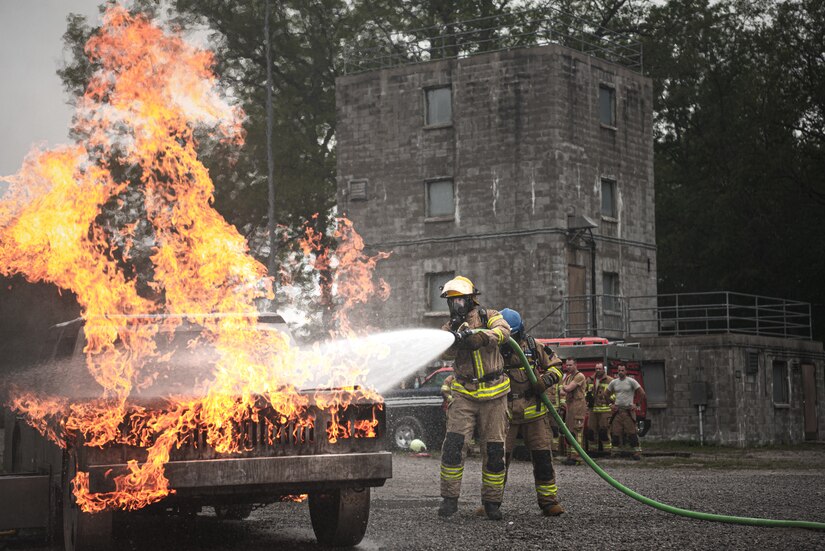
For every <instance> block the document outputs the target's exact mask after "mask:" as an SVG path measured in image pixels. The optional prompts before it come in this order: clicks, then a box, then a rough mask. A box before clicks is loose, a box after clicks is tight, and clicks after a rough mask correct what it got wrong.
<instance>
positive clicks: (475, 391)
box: [442, 308, 510, 400]
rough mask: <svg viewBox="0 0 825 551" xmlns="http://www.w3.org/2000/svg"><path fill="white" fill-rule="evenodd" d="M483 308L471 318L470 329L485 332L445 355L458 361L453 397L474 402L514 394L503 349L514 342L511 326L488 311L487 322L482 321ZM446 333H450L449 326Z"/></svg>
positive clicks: (453, 384) (448, 325)
mask: <svg viewBox="0 0 825 551" xmlns="http://www.w3.org/2000/svg"><path fill="white" fill-rule="evenodd" d="M480 310H481V309H480V308H473V309H472V310H471V311H470V313H468V314H467V318H466V324H467V328H468V329H481V331H478V332H477V333H475V334H474V335H472V336H471V337H469V338H468V342H467V343H466V344H464V343H462V344H461V345H460V346H457V345H453V346H452V347H450V349H449V350H447V352H446V353H445V356H446V357H448V358H449V357H452V358H454V359H455V361H454V365H453V372H454V374H455V379H454V380H453V383H452V387H451V388H452V391H453V396H455V395H456V394H461V395H463V396H465V397H467V398H469V399H471V400H491V399H493V398H498V397H499V396H502V395H503V394H507V393H508V392H509V391H510V379H509V378H508V377H507V375H506V374H505V373H504V360H503V359H502V357H501V353H500V352H499V346H501V345H502V344H504V342H505V341H507V339H509V338H510V326H509V325H507V322H506V321H504V318H503V317H502V315H501V314H500V313H498V311H497V310H491V309H488V310H485V313H486V318H487V322H486V323H484V321H483V320H482V317H483V316H482V313H481V311H480ZM442 329H445V330H449V329H450V324H449V323H446V324H444V326H443V327H442Z"/></svg>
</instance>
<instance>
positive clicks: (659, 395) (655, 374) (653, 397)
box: [642, 362, 667, 408]
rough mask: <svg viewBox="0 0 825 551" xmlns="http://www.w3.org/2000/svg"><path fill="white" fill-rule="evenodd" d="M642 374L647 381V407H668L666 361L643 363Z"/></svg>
mask: <svg viewBox="0 0 825 551" xmlns="http://www.w3.org/2000/svg"><path fill="white" fill-rule="evenodd" d="M642 376H643V378H644V382H645V394H646V396H647V407H650V408H663V407H667V387H666V381H665V364H664V362H650V363H645V364H643V365H642Z"/></svg>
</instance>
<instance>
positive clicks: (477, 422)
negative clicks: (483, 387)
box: [441, 393, 508, 503]
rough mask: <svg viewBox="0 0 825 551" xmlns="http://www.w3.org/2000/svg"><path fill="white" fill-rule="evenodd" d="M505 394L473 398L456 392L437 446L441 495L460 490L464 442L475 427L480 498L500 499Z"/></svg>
mask: <svg viewBox="0 0 825 551" xmlns="http://www.w3.org/2000/svg"><path fill="white" fill-rule="evenodd" d="M507 424H508V421H507V395H506V394H502V395H501V396H500V397H498V398H493V399H492V400H484V401H476V400H470V399H469V398H466V397H464V395H462V394H458V393H456V395H455V400H453V403H452V404H450V410H449V415H448V416H447V435H446V436H445V437H444V445H443V446H442V448H441V497H455V498H457V497H458V496H459V495H460V494H461V478H462V476H463V475H464V457H465V452H464V444H465V442H469V441H470V439H471V438H472V437H473V429H475V428H478V437H479V448H480V449H481V500H482V501H489V502H492V503H501V498H502V494H503V493H504V477H505V474H506V473H505V468H504V438H505V435H506V433H507Z"/></svg>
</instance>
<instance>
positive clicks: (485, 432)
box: [438, 276, 510, 520]
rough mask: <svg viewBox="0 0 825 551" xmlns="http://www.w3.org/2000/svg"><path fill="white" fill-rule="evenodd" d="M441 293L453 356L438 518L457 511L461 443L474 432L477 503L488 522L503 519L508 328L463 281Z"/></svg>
mask: <svg viewBox="0 0 825 551" xmlns="http://www.w3.org/2000/svg"><path fill="white" fill-rule="evenodd" d="M442 291H443V292H442V294H441V297H442V298H446V299H447V306H448V307H449V310H450V321H449V322H448V323H447V324H445V325H444V327H443V328H442V329H444V330H446V331H450V332H451V333H452V334H453V336H454V337H455V342H454V344H453V345H452V346H451V347H450V348H449V350H447V353H446V354H447V356H448V357H451V356H452V357H454V358H455V363H454V367H453V371H454V374H455V379H454V380H453V382H452V384H451V389H450V390H451V391H452V396H453V401H452V403H451V404H450V406H449V414H448V415H447V435H446V436H445V437H444V446H443V448H442V450H441V497H442V502H441V507H440V508H439V509H438V514H439V515H440V516H442V517H449V516H451V515H453V514H454V513H455V512H456V511H457V510H458V496H459V494H460V493H461V478H462V476H463V474H464V447H465V446H464V443H465V442H469V440H470V439H471V438H472V437H473V430H474V429H475V430H477V431H478V442H479V447H480V448H481V502H482V505H483V506H484V511H485V512H486V514H487V517H488V518H489V519H491V520H501V511H500V507H501V498H502V495H503V493H504V476H505V473H504V438H505V436H506V432H507V392H508V391H509V390H510V381H509V379H508V378H507V375H505V374H504V360H503V359H502V357H501V353H500V352H499V346H501V345H502V344H504V342H505V341H506V340H507V339H508V338H509V337H510V327H509V326H508V325H507V322H506V321H504V318H503V317H502V316H501V314H500V313H498V312H497V311H496V310H492V309H486V308H483V307H482V306H481V305H480V304H479V303H478V300H477V299H476V297H477V296H478V295H479V294H480V293H479V291H478V289H476V287H475V285H473V283H472V282H471V281H470V280H469V279H467V278H466V277H461V276H459V277H455V278H453V279H451V280H450V281H448V282H447V283H446V284H445V285H444V287H443V288H442Z"/></svg>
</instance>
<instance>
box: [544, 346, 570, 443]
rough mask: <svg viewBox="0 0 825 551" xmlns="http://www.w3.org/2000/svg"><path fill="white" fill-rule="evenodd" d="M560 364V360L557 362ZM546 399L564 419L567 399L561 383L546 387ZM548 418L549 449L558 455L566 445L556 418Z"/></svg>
mask: <svg viewBox="0 0 825 551" xmlns="http://www.w3.org/2000/svg"><path fill="white" fill-rule="evenodd" d="M553 357H554V358H558V356H556V355H555V354H554V355H553ZM559 363H561V360H559ZM545 394H547V397H548V398H550V403H551V404H553V407H554V408H556V411H557V412H558V414H559V416H560V417H561V418H562V419H564V414H565V412H566V410H567V397H566V396H565V395H564V393H563V392H562V390H561V381H559V382H558V383H556V384H554V385H552V386H548V387H547V390H546V391H545ZM549 418H550V430H551V431H552V433H553V436H552V439H551V441H550V442H551V444H550V448H551V449H552V450H553V454H554V455H555V454H559V453H562V452H563V451H564V445H565V444H566V441H565V438H564V436H562V434H561V429H559V425H558V424H557V423H556V418H555V417H553V416H552V415H550V416H549Z"/></svg>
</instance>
